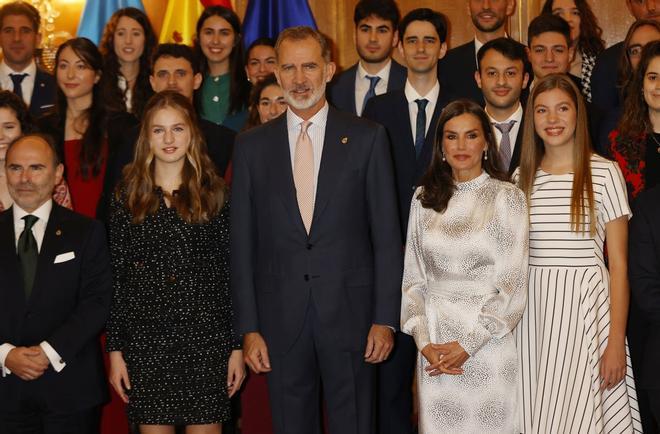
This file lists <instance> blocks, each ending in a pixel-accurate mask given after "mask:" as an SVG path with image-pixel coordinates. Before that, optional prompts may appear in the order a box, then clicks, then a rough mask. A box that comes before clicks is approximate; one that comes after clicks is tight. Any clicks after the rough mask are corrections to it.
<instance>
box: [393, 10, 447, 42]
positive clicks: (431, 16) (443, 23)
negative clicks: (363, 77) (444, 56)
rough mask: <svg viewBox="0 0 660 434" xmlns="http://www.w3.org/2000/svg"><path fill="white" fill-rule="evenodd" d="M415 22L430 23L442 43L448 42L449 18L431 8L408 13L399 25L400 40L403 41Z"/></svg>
mask: <svg viewBox="0 0 660 434" xmlns="http://www.w3.org/2000/svg"><path fill="white" fill-rule="evenodd" d="M413 21H428V22H429V23H431V24H433V27H435V31H436V32H438V36H439V37H440V42H445V41H446V40H447V17H445V16H444V15H443V14H441V13H440V12H436V11H434V10H433V9H429V8H418V9H413V10H412V11H410V12H408V13H407V14H406V16H405V17H403V19H402V20H401V22H400V23H399V40H400V41H403V35H404V34H405V33H406V29H407V28H408V26H409V25H410V23H412V22H413Z"/></svg>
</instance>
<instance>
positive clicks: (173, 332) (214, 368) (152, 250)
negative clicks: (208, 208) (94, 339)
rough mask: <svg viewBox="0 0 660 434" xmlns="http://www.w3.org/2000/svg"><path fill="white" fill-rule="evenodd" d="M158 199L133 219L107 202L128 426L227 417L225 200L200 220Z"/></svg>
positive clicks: (114, 326) (110, 332)
mask: <svg viewBox="0 0 660 434" xmlns="http://www.w3.org/2000/svg"><path fill="white" fill-rule="evenodd" d="M158 194H159V195H160V199H161V200H160V205H159V208H158V211H157V212H156V213H155V214H154V215H150V216H147V217H146V218H145V220H144V222H142V223H140V224H133V223H131V216H130V214H129V212H128V210H127V209H126V207H125V200H126V199H125V194H124V195H122V197H121V198H120V199H119V200H117V199H116V198H115V196H114V195H113V197H112V202H111V214H110V225H109V228H110V253H111V259H112V267H113V272H114V277H115V281H114V287H115V292H114V297H113V302H112V307H111V312H110V320H109V322H108V325H107V345H106V349H107V351H122V352H123V356H124V360H125V361H126V365H127V367H128V375H129V378H130V382H131V386H132V388H131V390H130V391H129V392H128V395H129V404H128V418H129V420H130V421H131V422H133V423H140V424H167V425H174V424H177V425H189V424H208V423H218V422H223V421H226V420H228V419H229V417H230V404H229V398H228V396H227V384H226V383H227V365H228V360H229V356H230V353H231V351H232V349H233V348H235V341H234V340H233V329H232V307H231V298H230V293H229V204H226V205H225V206H224V208H223V209H222V212H221V213H220V214H219V215H218V216H216V217H214V218H213V219H211V220H210V221H209V222H208V223H205V224H189V223H186V222H185V221H183V220H182V219H181V218H180V217H179V215H178V214H177V212H176V210H175V209H174V208H167V207H166V206H165V202H164V200H163V197H162V193H161V192H160V191H158Z"/></svg>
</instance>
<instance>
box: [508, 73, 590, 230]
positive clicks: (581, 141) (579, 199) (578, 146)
mask: <svg viewBox="0 0 660 434" xmlns="http://www.w3.org/2000/svg"><path fill="white" fill-rule="evenodd" d="M553 89H559V90H561V91H563V92H564V93H566V94H567V95H568V96H569V97H570V98H571V100H572V101H573V104H574V105H575V109H576V112H577V113H576V122H575V133H574V136H575V145H574V146H573V187H572V192H571V230H573V231H574V232H580V231H582V232H586V231H587V222H586V221H585V220H584V217H585V215H586V212H585V211H587V210H586V209H585V208H588V213H589V221H590V223H589V229H588V231H589V233H590V234H591V235H593V234H595V231H596V225H595V222H596V220H595V212H594V189H593V184H592V180H591V154H592V152H593V151H592V147H591V139H590V137H589V127H588V124H587V110H586V106H585V104H584V100H583V99H582V95H581V94H580V91H579V90H578V88H577V86H575V84H574V83H573V81H572V80H571V79H570V78H569V77H568V76H567V75H566V74H550V75H548V76H546V77H544V78H542V79H541V80H539V82H538V83H536V84H535V85H534V88H533V89H532V94H531V95H530V97H529V103H528V104H527V108H526V110H525V126H524V128H525V129H524V131H523V142H522V143H523V147H522V150H521V153H520V179H519V182H518V183H519V186H520V188H521V190H522V191H523V192H524V193H525V196H527V204H528V206H529V204H530V203H531V195H532V188H533V186H534V178H535V176H536V171H537V170H538V168H539V167H540V166H541V161H542V160H543V156H544V155H545V145H544V144H543V140H541V137H539V135H538V134H537V133H536V128H535V125H534V104H535V102H536V98H538V96H539V95H541V94H542V93H543V92H548V91H551V90H553ZM585 193H586V204H585Z"/></svg>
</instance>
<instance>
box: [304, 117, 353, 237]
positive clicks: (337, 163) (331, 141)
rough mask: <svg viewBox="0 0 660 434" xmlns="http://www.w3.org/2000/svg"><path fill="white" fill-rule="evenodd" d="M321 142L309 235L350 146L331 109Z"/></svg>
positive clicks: (328, 196)
mask: <svg viewBox="0 0 660 434" xmlns="http://www.w3.org/2000/svg"><path fill="white" fill-rule="evenodd" d="M323 140H324V141H323V155H322V156H321V168H320V170H319V176H318V180H317V183H316V200H315V203H314V217H313V219H312V226H311V229H310V235H311V233H312V232H313V231H314V224H315V223H316V222H318V219H319V218H320V216H321V214H322V213H323V211H324V210H325V207H326V205H327V204H328V200H329V199H330V197H331V196H332V192H333V191H334V188H335V186H336V185H337V182H336V180H337V177H338V175H339V174H340V172H341V170H342V168H343V166H344V162H345V161H346V155H347V154H348V149H349V146H350V140H351V138H350V137H349V136H348V135H346V134H345V131H344V129H343V128H342V126H341V125H339V122H338V120H337V118H336V112H335V110H334V109H333V108H332V107H331V108H330V110H329V111H328V120H327V123H326V126H325V137H324V139H323Z"/></svg>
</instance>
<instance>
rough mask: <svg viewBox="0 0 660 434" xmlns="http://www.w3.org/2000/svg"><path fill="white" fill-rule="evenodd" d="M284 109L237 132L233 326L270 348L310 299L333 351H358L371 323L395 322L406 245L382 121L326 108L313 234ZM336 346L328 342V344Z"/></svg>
mask: <svg viewBox="0 0 660 434" xmlns="http://www.w3.org/2000/svg"><path fill="white" fill-rule="evenodd" d="M290 155H291V154H290V151H289V143H288V133H287V124H286V115H282V116H280V117H279V118H277V119H275V120H273V121H271V122H268V123H267V124H264V125H261V126H259V127H256V128H254V129H251V130H249V131H247V132H244V133H242V134H240V135H239V136H238V138H237V139H236V152H235V155H234V159H233V167H234V175H233V181H232V206H231V220H232V225H231V246H232V250H231V280H232V293H233V300H234V309H235V319H236V328H235V330H236V332H237V333H239V334H245V333H247V332H255V331H258V332H260V333H261V334H262V335H263V336H264V339H265V340H266V343H267V344H268V346H269V351H271V352H272V353H275V354H282V353H285V352H286V351H287V350H288V349H289V348H290V347H291V345H293V343H294V342H295V340H296V338H297V337H298V335H299V333H300V331H301V329H302V326H303V321H304V317H305V313H306V312H307V309H308V306H309V305H310V304H313V306H314V309H315V311H316V313H317V316H318V318H319V321H320V322H321V324H322V327H323V330H321V333H322V334H323V335H324V336H327V337H328V339H330V340H331V341H332V342H334V343H335V345H336V346H337V349H338V350H339V351H363V350H364V346H365V344H366V338H367V335H368V332H369V329H370V327H371V325H372V324H382V325H390V326H393V327H398V325H399V317H400V302H401V274H402V263H403V258H402V252H403V249H402V242H401V237H400V236H399V231H398V228H399V222H398V219H397V211H396V190H395V186H394V178H393V173H392V161H391V157H390V154H389V145H388V143H387V135H386V133H385V130H384V128H382V127H381V126H379V125H376V124H374V123H372V122H369V121H366V120H363V119H360V118H357V117H356V116H353V115H350V114H348V113H344V112H340V111H338V110H335V109H333V108H332V107H331V108H330V110H329V113H328V119H327V124H326V130H325V139H324V145H323V155H322V158H321V168H320V172H319V175H318V182H317V190H316V191H317V193H316V203H315V207H314V216H313V220H312V226H311V232H310V234H309V235H308V234H307V232H306V231H305V227H304V225H303V221H302V218H301V217H300V212H299V209H298V203H297V200H296V191H295V186H294V181H293V174H292V168H291V156H290ZM331 344H332V343H331Z"/></svg>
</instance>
